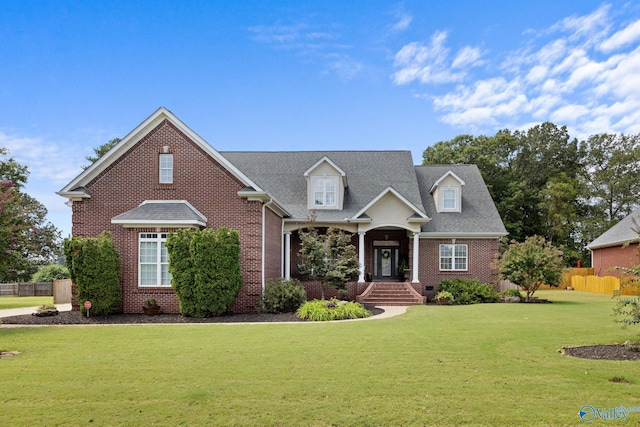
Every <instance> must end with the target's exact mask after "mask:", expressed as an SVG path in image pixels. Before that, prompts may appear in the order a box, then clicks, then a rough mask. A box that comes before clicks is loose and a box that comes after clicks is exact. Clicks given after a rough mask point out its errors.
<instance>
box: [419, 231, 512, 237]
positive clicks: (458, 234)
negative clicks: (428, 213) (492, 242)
mask: <svg viewBox="0 0 640 427" xmlns="http://www.w3.org/2000/svg"><path fill="white" fill-rule="evenodd" d="M507 234H508V233H485V232H481V231H479V232H470V233H465V232H452V233H445V232H437V233H431V232H424V231H423V232H420V238H421V239H499V238H501V237H504V236H506V235H507Z"/></svg>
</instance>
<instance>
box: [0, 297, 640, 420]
mask: <svg viewBox="0 0 640 427" xmlns="http://www.w3.org/2000/svg"><path fill="white" fill-rule="evenodd" d="M539 296H540V297H548V298H550V299H552V300H554V301H555V303H554V304H485V305H474V306H420V307H412V308H410V309H409V311H408V313H407V314H405V315H403V316H400V317H397V318H392V319H386V320H371V321H359V322H346V323H326V322H323V323H302V324H284V325H274V324H256V325H233V324H226V325H220V324H218V325H193V326H192V325H175V326H173V325H172V326H160V325H146V326H142V325H141V326H97V327H51V328H19V329H5V328H3V329H0V348H2V349H3V350H18V351H21V352H22V354H20V355H18V356H14V357H11V358H6V359H1V360H0V378H2V393H1V394H0V408H1V416H0V418H1V419H2V424H4V425H30V424H33V425H48V426H53V425H70V424H72V425H89V424H90V425H95V426H104V425H129V426H131V425H136V426H143V425H144V426H147V425H170V426H173V425H185V426H192V425H196V426H197V425H202V426H208V425H219V426H233V425H239V426H240V425H247V426H255V425H267V426H301V425H311V426H328V425H336V426H383V425H388V426H399V425H451V426H453V425H464V424H474V425H581V424H583V421H581V420H580V418H579V416H578V411H579V409H580V408H581V407H582V406H583V405H592V406H594V407H597V408H610V407H617V406H625V407H631V406H640V397H638V396H640V362H617V361H596V360H583V359H574V358H569V357H566V356H562V355H560V354H559V353H558V351H557V350H558V349H560V348H561V347H562V346H563V345H585V344H595V343H598V344H602V343H613V342H623V341H625V340H627V339H639V333H640V330H639V329H638V328H635V329H634V328H629V329H626V330H623V329H621V328H620V327H619V326H618V325H617V324H615V323H614V322H613V321H612V317H611V307H612V305H613V303H612V301H611V298H610V297H607V296H602V295H595V294H586V293H578V292H570V291H547V292H540V295H539ZM613 378H618V379H620V378H623V379H624V380H625V381H627V382H626V383H625V382H614V381H612V379H613ZM611 422H613V423H615V422H616V421H613V420H610V421H609V423H611ZM627 422H630V423H631V424H636V423H638V422H640V413H630V414H629V418H628V419H627Z"/></svg>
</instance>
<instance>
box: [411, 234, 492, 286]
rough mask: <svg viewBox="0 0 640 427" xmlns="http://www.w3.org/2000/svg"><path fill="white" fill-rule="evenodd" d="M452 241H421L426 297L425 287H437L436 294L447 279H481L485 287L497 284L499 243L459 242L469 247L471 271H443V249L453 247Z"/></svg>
mask: <svg viewBox="0 0 640 427" xmlns="http://www.w3.org/2000/svg"><path fill="white" fill-rule="evenodd" d="M451 243H452V242H451V239H420V262H419V264H420V270H419V273H418V274H419V277H418V278H419V279H420V283H421V284H422V285H423V289H420V290H418V289H416V290H418V291H419V292H421V293H422V294H423V295H424V292H425V289H424V287H425V286H433V287H434V291H433V292H434V293H435V291H437V289H438V285H439V283H440V281H442V280H445V279H457V278H465V279H478V280H479V281H480V282H481V283H491V284H495V283H497V282H498V272H497V270H496V269H495V268H493V263H494V261H495V259H496V257H497V256H498V254H499V241H498V239H456V244H460V245H465V244H466V245H468V252H467V256H468V260H467V262H468V265H467V266H468V271H440V252H439V251H440V245H441V244H451Z"/></svg>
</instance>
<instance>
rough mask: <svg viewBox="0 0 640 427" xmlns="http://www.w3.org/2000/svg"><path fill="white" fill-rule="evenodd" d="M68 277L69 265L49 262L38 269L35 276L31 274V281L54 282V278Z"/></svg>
mask: <svg viewBox="0 0 640 427" xmlns="http://www.w3.org/2000/svg"><path fill="white" fill-rule="evenodd" d="M68 278H69V269H68V268H67V267H65V266H64V265H60V264H49V265H45V266H44V267H42V268H41V269H40V270H38V271H36V272H35V273H34V274H33V276H31V281H32V282H35V283H38V282H53V281H54V280H59V279H68Z"/></svg>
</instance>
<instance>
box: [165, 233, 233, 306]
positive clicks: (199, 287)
mask: <svg viewBox="0 0 640 427" xmlns="http://www.w3.org/2000/svg"><path fill="white" fill-rule="evenodd" d="M166 245H167V250H168V252H169V272H170V273H171V277H172V279H171V285H172V286H173V288H174V289H175V290H176V295H177V296H178V299H179V301H180V312H181V313H182V314H183V315H184V316H190V317H211V316H219V315H221V314H223V313H224V312H225V311H227V310H228V309H229V307H230V306H231V304H233V302H234V301H235V299H236V296H237V295H238V291H239V290H240V287H241V286H242V273H241V270H240V235H239V233H238V232H237V231H235V230H229V229H227V228H225V227H221V228H219V229H217V230H213V229H210V228H205V229H203V230H198V231H188V230H178V231H177V232H175V233H170V234H169V235H168V236H167V243H166Z"/></svg>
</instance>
